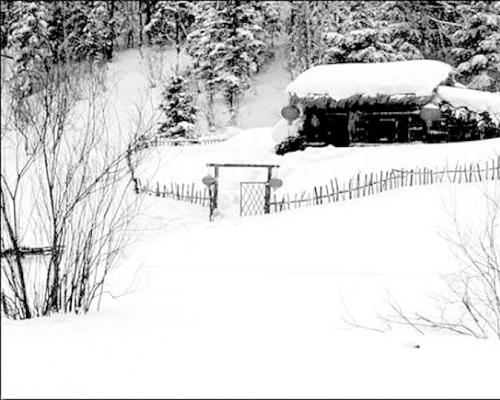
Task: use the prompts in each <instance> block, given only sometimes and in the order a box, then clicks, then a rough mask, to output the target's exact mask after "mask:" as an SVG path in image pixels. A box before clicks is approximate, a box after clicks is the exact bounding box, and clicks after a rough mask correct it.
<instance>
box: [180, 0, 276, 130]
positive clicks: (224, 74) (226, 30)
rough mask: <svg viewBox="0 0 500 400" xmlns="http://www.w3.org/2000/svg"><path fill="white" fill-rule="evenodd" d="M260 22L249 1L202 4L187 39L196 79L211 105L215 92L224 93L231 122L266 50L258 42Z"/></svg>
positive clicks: (259, 17)
mask: <svg viewBox="0 0 500 400" xmlns="http://www.w3.org/2000/svg"><path fill="white" fill-rule="evenodd" d="M260 21H261V15H259V13H258V11H257V10H256V9H255V6H254V4H252V3H251V2H250V3H247V2H243V1H241V0H229V1H225V2H203V3H201V4H199V7H198V8H197V16H196V20H195V23H194V27H193V28H194V29H193V32H191V33H190V34H189V36H188V42H187V50H188V54H189V55H191V56H192V57H193V59H194V69H195V74H196V76H197V77H198V78H199V79H201V80H202V81H203V85H204V88H205V90H206V91H207V92H208V96H209V98H211V100H212V102H213V96H214V94H215V92H217V91H221V92H222V93H223V94H224V98H225V99H226V102H227V105H228V107H229V111H230V115H231V121H232V122H233V123H234V122H235V121H236V117H237V110H238V105H239V101H240V99H241V96H242V94H243V93H244V92H245V90H247V89H248V88H249V87H250V82H251V76H252V74H253V73H254V72H255V71H256V69H257V63H258V61H257V60H258V59H259V55H260V54H262V52H263V51H264V50H265V48H266V43H264V42H263V41H262V40H260V39H259V35H260V34H261V32H262V26H261V25H259V22H260Z"/></svg>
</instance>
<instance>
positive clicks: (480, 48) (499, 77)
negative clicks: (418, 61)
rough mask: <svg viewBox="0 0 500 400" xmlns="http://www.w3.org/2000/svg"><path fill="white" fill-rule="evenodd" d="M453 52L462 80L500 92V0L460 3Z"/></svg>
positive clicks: (481, 87) (475, 86)
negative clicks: (458, 21) (459, 16)
mask: <svg viewBox="0 0 500 400" xmlns="http://www.w3.org/2000/svg"><path fill="white" fill-rule="evenodd" d="M457 12H458V13H459V14H460V15H461V20H460V23H459V24H458V25H459V28H458V29H457V30H456V31H455V32H454V33H453V36H452V38H453V39H452V40H453V42H454V46H453V48H452V53H453V55H454V57H455V63H456V65H457V71H458V79H459V80H461V81H462V82H463V83H466V84H467V85H468V86H469V87H470V88H472V89H480V90H489V91H500V1H495V2H488V1H474V2H470V3H468V4H459V5H458V6H457Z"/></svg>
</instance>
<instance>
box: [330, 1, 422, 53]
mask: <svg viewBox="0 0 500 400" xmlns="http://www.w3.org/2000/svg"><path fill="white" fill-rule="evenodd" d="M339 11H340V17H339V19H338V26H337V29H338V32H330V33H328V34H327V35H326V42H327V47H328V49H327V50H326V52H325V56H324V58H323V62H325V63H350V62H358V63H369V62H387V61H402V60H412V59H421V58H423V56H422V54H421V52H420V50H419V49H418V48H417V47H416V46H415V45H414V44H413V42H415V41H417V40H418V39H417V36H418V32H416V31H415V29H414V28H413V26H412V25H411V24H410V23H409V22H408V21H406V20H405V17H404V12H403V10H402V9H400V8H399V7H398V5H397V3H396V2H373V3H368V2H363V1H353V2H342V4H341V5H340V4H339Z"/></svg>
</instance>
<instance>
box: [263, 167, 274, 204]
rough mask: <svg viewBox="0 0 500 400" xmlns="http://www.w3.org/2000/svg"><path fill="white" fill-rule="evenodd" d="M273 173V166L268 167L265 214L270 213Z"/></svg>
mask: <svg viewBox="0 0 500 400" xmlns="http://www.w3.org/2000/svg"><path fill="white" fill-rule="evenodd" d="M272 175H273V167H267V184H266V186H265V188H264V214H269V212H270V206H269V205H270V203H271V186H270V184H271V178H272Z"/></svg>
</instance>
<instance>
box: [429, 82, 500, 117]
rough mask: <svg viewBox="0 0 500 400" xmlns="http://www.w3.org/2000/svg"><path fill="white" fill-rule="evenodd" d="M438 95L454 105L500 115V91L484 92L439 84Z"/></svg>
mask: <svg viewBox="0 0 500 400" xmlns="http://www.w3.org/2000/svg"><path fill="white" fill-rule="evenodd" d="M437 96H438V98H439V99H440V100H443V101H446V102H448V103H450V104H451V105H452V106H453V107H466V108H468V109H469V110H470V111H474V112H477V113H481V112H488V113H489V114H492V115H499V116H500V93H490V92H482V91H480V90H473V89H463V88H457V87H449V86H439V87H438V90H437Z"/></svg>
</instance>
